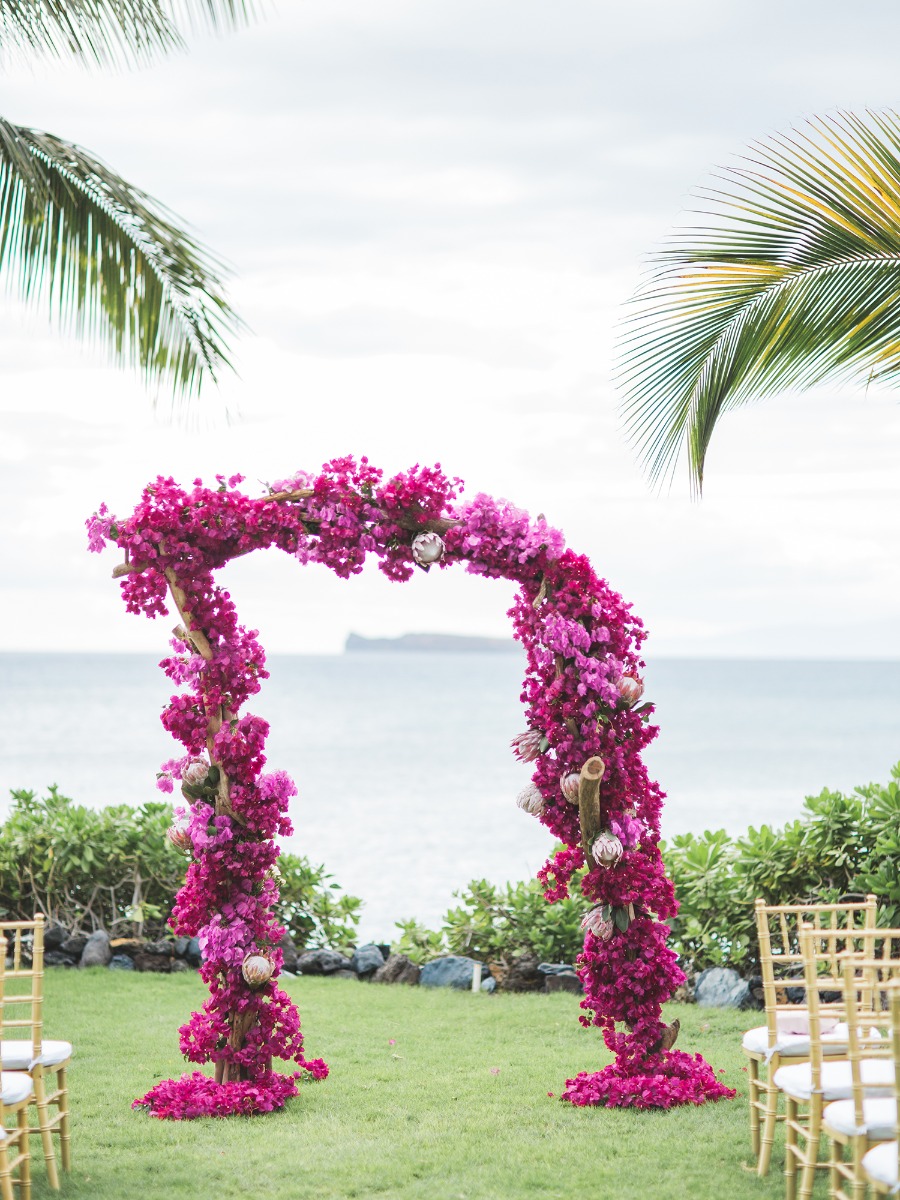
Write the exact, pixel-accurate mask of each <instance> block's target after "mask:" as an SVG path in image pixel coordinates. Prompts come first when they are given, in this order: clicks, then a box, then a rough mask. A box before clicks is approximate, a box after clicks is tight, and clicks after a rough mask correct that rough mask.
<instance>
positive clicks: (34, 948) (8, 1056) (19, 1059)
mask: <svg viewBox="0 0 900 1200" xmlns="http://www.w3.org/2000/svg"><path fill="white" fill-rule="evenodd" d="M4 935H5V936H6V937H7V938H8V939H9V940H10V941H11V943H12V965H11V967H8V968H7V971H6V988H5V1009H6V1010H7V1011H8V1010H9V1009H10V1008H13V1007H15V1008H16V1009H17V1011H21V1010H22V1009H24V1010H25V1013H26V1015H24V1016H22V1017H17V1018H16V1019H15V1020H12V1019H8V1018H6V1017H4V1021H3V1030H2V1040H0V1065H2V1067H3V1069H4V1070H10V1071H26V1072H27V1073H28V1074H29V1075H30V1076H31V1080H32V1082H33V1085H34V1096H33V1104H34V1106H35V1108H36V1110H37V1119H38V1129H39V1131H40V1135H41V1142H42V1144H43V1149H44V1161H45V1162H46V1164H47V1179H48V1181H49V1183H50V1186H51V1188H53V1189H54V1190H58V1188H59V1172H58V1170H57V1166H56V1154H55V1152H54V1146H53V1137H54V1135H56V1136H58V1137H59V1143H60V1151H59V1156H60V1161H61V1163H62V1168H63V1170H64V1171H68V1170H69V1169H70V1168H71V1150H70V1134H69V1088H68V1081H67V1078H66V1069H67V1067H68V1066H69V1061H70V1059H71V1057H72V1046H71V1043H70V1042H63V1041H50V1040H49V1039H47V1038H44V1036H43V1023H44V1018H43V1004H44V918H43V916H42V915H41V914H38V915H37V916H36V917H35V919H34V920H33V921H2V922H0V937H3V936H4ZM29 937H30V939H31V945H30V948H29V946H28V942H27V939H28V938H29ZM29 949H30V953H29V952H28V951H29ZM10 1031H14V1032H13V1036H12V1037H11V1036H9V1035H10ZM53 1108H55V1109H56V1112H55V1113H51V1109H53Z"/></svg>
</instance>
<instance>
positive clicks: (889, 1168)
mask: <svg viewBox="0 0 900 1200" xmlns="http://www.w3.org/2000/svg"><path fill="white" fill-rule="evenodd" d="M862 1165H863V1170H864V1171H865V1172H866V1174H867V1175H871V1177H872V1178H873V1179H877V1181H878V1182H879V1183H884V1184H887V1186H888V1187H890V1188H892V1189H893V1190H894V1191H895V1192H896V1191H897V1190H898V1181H897V1143H896V1142H882V1143H881V1145H880V1146H873V1148H872V1149H871V1150H870V1151H869V1152H868V1154H865V1155H863V1160H862Z"/></svg>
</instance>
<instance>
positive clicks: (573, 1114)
mask: <svg viewBox="0 0 900 1200" xmlns="http://www.w3.org/2000/svg"><path fill="white" fill-rule="evenodd" d="M286 987H287V989H288V990H289V991H290V992H291V994H292V995H293V997H294V998H295V1000H296V1001H297V1003H298V1005H299V1007H300V1012H301V1016H302V1020H303V1029H304V1034H305V1037H306V1050H307V1053H308V1055H309V1056H310V1057H318V1056H321V1057H323V1058H325V1059H326V1061H327V1062H328V1063H329V1065H330V1066H331V1075H330V1077H329V1078H328V1079H327V1080H325V1081H324V1082H322V1083H311V1084H308V1085H304V1087H303V1089H302V1091H301V1094H300V1096H299V1097H297V1098H296V1099H294V1100H292V1101H289V1102H288V1105H287V1107H286V1108H285V1109H283V1110H282V1111H281V1112H276V1113H270V1114H268V1115H266V1116H260V1117H251V1118H240V1117H234V1118H230V1119H228V1120H209V1119H208V1120H202V1121H184V1122H172V1121H158V1120H155V1119H153V1118H150V1117H148V1116H147V1115H146V1114H145V1113H143V1112H142V1111H132V1109H131V1101H132V1100H133V1099H134V1098H135V1097H136V1096H139V1095H142V1094H143V1093H144V1092H145V1091H146V1090H147V1089H148V1088H149V1087H151V1086H152V1084H153V1083H155V1082H156V1081H157V1080H158V1079H162V1078H168V1077H170V1076H173V1075H178V1074H180V1073H181V1072H182V1071H183V1070H185V1069H186V1066H185V1063H184V1062H183V1060H182V1059H181V1057H180V1055H179V1053H178V1044H177V1034H176V1030H177V1026H178V1025H179V1024H180V1023H181V1022H182V1021H183V1020H184V1019H186V1017H187V1016H188V1014H189V1013H190V1011H191V1009H192V1008H193V1007H194V1006H196V1005H197V1004H198V1003H200V1002H201V1001H202V999H203V997H204V995H205V989H204V987H203V985H202V983H201V982H200V980H199V979H198V977H197V976H195V975H194V974H193V973H191V974H190V975H173V976H153V975H133V974H128V973H124V972H115V971H101V970H92V971H86V972H77V971H60V970H53V971H50V972H48V975H47V989H46V991H47V1002H46V1033H47V1036H49V1037H63V1038H66V1039H69V1040H71V1041H72V1042H74V1044H75V1052H76V1058H75V1061H74V1062H73V1066H72V1070H71V1075H70V1090H71V1103H72V1112H73V1121H72V1126H73V1152H74V1168H73V1171H72V1173H71V1175H70V1176H69V1177H67V1178H66V1179H65V1180H64V1182H63V1192H62V1195H63V1197H84V1198H85V1200H88V1198H89V1200H131V1198H132V1197H134V1198H137V1200H180V1198H182V1197H198V1198H200V1200H207V1198H208V1200H230V1198H232V1197H234V1198H235V1200H237V1198H240V1200H251V1198H254V1200H255V1198H256V1197H259V1196H262V1197H271V1198H272V1200H280V1198H281V1197H284V1198H288V1197H291V1198H295V1197H297V1198H304V1197H316V1198H317V1200H329V1198H332V1197H334V1198H341V1200H343V1198H345V1197H365V1196H381V1197H403V1198H407V1197H409V1198H413V1197H417V1198H418V1197H423V1198H424V1197H428V1198H430V1200H455V1198H466V1200H482V1198H483V1200H487V1198H493V1197H497V1198H501V1197H502V1198H504V1200H505V1198H508V1197H519V1196H523V1197H531V1196H533V1197H541V1198H544V1197H548V1198H549V1197H571V1196H576V1195H580V1194H584V1195H585V1196H588V1197H604V1198H614V1200H632V1198H634V1200H638V1198H641V1200H644V1198H646V1197H651V1196H652V1197H653V1200H669V1198H671V1200H676V1198H677V1200H681V1198H682V1197H692V1198H693V1197H699V1198H701V1200H702V1198H706V1197H709V1198H714V1200H741V1198H742V1197H753V1198H755V1200H763V1198H765V1197H776V1196H781V1195H783V1192H784V1179H783V1177H782V1175H781V1170H782V1157H781V1153H780V1144H779V1145H777V1146H776V1154H775V1161H774V1162H773V1172H772V1174H771V1176H770V1177H769V1178H768V1179H767V1180H759V1179H757V1178H756V1177H755V1175H754V1174H752V1173H751V1172H750V1171H749V1170H748V1166H747V1164H748V1163H749V1158H750V1153H749V1142H748V1133H747V1107H746V1085H747V1076H746V1073H745V1072H744V1071H743V1070H742V1067H743V1066H744V1060H743V1056H742V1055H741V1052H740V1032H739V1031H740V1030H742V1029H743V1028H746V1027H747V1025H748V1024H751V1023H753V1021H754V1014H752V1013H750V1014H747V1013H732V1012H718V1011H710V1010H708V1009H707V1010H701V1009H697V1008H694V1007H692V1006H672V1008H670V1010H669V1012H668V1019H669V1020H671V1019H672V1018H673V1017H674V1016H675V1015H677V1016H679V1017H680V1018H681V1022H682V1033H681V1039H680V1041H679V1047H680V1048H683V1049H686V1050H690V1051H698V1050H699V1051H701V1052H702V1053H703V1054H704V1055H705V1056H706V1057H707V1058H708V1059H709V1061H710V1062H712V1063H713V1065H714V1066H715V1067H716V1068H717V1069H718V1068H722V1069H723V1070H724V1075H723V1076H722V1078H723V1079H724V1081H725V1082H726V1083H728V1084H730V1085H731V1086H733V1087H737V1089H738V1098H737V1099H736V1100H733V1101H723V1102H721V1103H719V1104H709V1105H706V1106H704V1107H701V1108H681V1109H675V1110H673V1111H671V1112H643V1113H642V1112H620V1111H609V1110H606V1109H590V1108H583V1109H576V1108H573V1107H572V1106H571V1105H569V1104H562V1103H560V1101H559V1100H558V1098H556V1097H558V1096H559V1093H560V1091H561V1090H562V1087H563V1084H564V1081H565V1079H566V1078H567V1077H569V1076H571V1075H574V1074H576V1073H577V1072H578V1071H580V1070H590V1069H596V1068H597V1067H598V1066H600V1065H602V1063H603V1062H605V1061H606V1054H605V1051H604V1050H603V1046H602V1040H601V1038H600V1036H599V1034H598V1032H597V1031H596V1030H585V1029H582V1028H581V1026H579V1025H578V1023H577V1015H578V1002H577V997H575V996H571V995H565V994H559V993H557V994H555V995H551V996H487V995H479V996H472V995H471V994H468V993H460V992H450V991H446V990H443V989H442V990H427V989H424V988H404V987H381V986H373V985H366V984H361V983H357V982H356V981H354V980H333V981H328V980H324V979H311V978H301V979H293V980H287V981H286ZM548 1092H552V1093H554V1097H553V1098H551V1097H550V1096H548ZM34 1148H35V1151H36V1154H35V1158H36V1159H38V1160H39V1158H40V1153H39V1143H38V1142H37V1141H35V1143H34ZM34 1179H35V1187H34V1196H35V1200H45V1198H46V1197H49V1196H51V1195H52V1193H51V1192H50V1191H49V1189H48V1187H47V1183H46V1176H45V1174H44V1169H43V1165H42V1164H41V1163H40V1162H39V1161H38V1162H36V1165H35V1169H34Z"/></svg>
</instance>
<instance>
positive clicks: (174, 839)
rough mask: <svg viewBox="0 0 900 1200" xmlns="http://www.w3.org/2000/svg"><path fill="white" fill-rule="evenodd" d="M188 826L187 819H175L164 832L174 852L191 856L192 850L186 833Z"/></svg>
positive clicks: (192, 846)
mask: <svg viewBox="0 0 900 1200" xmlns="http://www.w3.org/2000/svg"><path fill="white" fill-rule="evenodd" d="M189 824H190V822H189V820H188V818H187V817H176V818H175V820H174V821H173V822H172V824H171V825H170V826H169V828H168V829H167V830H166V837H167V838H168V839H169V841H170V842H171V843H172V845H173V846H174V847H175V849H176V850H178V851H180V852H181V853H182V854H192V853H193V850H194V845H193V842H192V841H191V835H190V833H189V832H188V825H189Z"/></svg>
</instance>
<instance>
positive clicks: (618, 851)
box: [591, 829, 623, 867]
mask: <svg viewBox="0 0 900 1200" xmlns="http://www.w3.org/2000/svg"><path fill="white" fill-rule="evenodd" d="M591 854H593V856H594V858H595V860H596V861H597V862H598V863H599V864H600V866H601V867H614V866H615V865H616V863H617V862H618V861H619V859H620V858H621V857H622V854H623V847H622V843H621V842H620V841H619V839H618V838H617V837H616V835H615V834H614V833H612V832H611V831H610V830H609V829H605V830H604V831H603V833H601V834H600V836H599V837H598V838H596V839H595V841H594V844H593V846H591Z"/></svg>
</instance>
